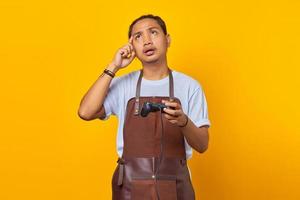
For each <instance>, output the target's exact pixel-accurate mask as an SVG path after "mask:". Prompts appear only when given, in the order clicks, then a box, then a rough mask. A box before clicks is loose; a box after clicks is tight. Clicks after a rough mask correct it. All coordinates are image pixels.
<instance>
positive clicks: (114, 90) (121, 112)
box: [103, 70, 211, 159]
mask: <svg viewBox="0 0 300 200" xmlns="http://www.w3.org/2000/svg"><path fill="white" fill-rule="evenodd" d="M139 75H140V70H136V71H133V72H130V73H128V74H125V75H123V76H119V77H115V78H114V79H113V80H112V82H111V84H110V87H109V90H108V93H107V96H106V98H105V100H104V103H103V106H104V108H105V113H106V116H105V118H104V119H103V120H107V119H108V118H109V116H110V115H116V116H117V118H118V132H117V153H118V155H119V156H120V157H121V156H122V153H123V145H124V142H123V126H124V121H125V113H126V112H125V111H126V106H127V102H128V100H129V99H130V98H132V97H135V94H136V85H137V81H138V77H139ZM172 75H173V81H174V96H175V97H177V98H178V99H179V100H180V102H181V106H182V110H183V112H184V113H185V114H186V115H188V117H189V118H190V119H191V120H192V121H193V123H194V124H195V125H196V126H197V127H200V126H203V125H208V126H210V125H211V124H210V120H209V119H208V110H207V102H206V98H205V94H204V91H203V89H202V86H201V84H200V83H198V81H196V80H195V79H193V78H191V77H189V76H187V75H185V74H183V73H181V72H179V71H175V70H172ZM140 96H169V76H167V77H165V78H163V79H160V80H147V79H144V78H142V83H141V94H140ZM184 139H185V138H184ZM185 149H186V158H187V159H189V158H190V157H191V156H192V148H191V146H190V145H189V144H188V143H187V141H186V139H185Z"/></svg>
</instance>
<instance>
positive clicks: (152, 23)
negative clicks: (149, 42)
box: [132, 18, 162, 34]
mask: <svg viewBox="0 0 300 200" xmlns="http://www.w3.org/2000/svg"><path fill="white" fill-rule="evenodd" d="M150 27H152V28H153V27H155V28H158V29H162V28H161V27H160V25H159V24H158V23H157V21H156V20H155V19H151V18H146V19H142V20H139V21H138V22H137V23H136V24H135V25H134V26H133V28H132V34H134V33H136V32H139V31H143V30H147V29H149V28H150Z"/></svg>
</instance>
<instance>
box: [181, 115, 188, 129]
mask: <svg viewBox="0 0 300 200" xmlns="http://www.w3.org/2000/svg"><path fill="white" fill-rule="evenodd" d="M185 119H186V121H185V123H184V124H183V125H180V126H179V127H180V128H184V127H186V125H187V124H188V122H189V117H188V116H187V115H185Z"/></svg>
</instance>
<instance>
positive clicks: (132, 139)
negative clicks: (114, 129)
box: [112, 69, 195, 200]
mask: <svg viewBox="0 0 300 200" xmlns="http://www.w3.org/2000/svg"><path fill="white" fill-rule="evenodd" d="M142 76H143V71H142V70H141V71H140V76H139V79H138V82H137V88H136V97H133V98H131V99H129V100H128V102H127V107H126V116H125V122H124V128H123V139H124V149H123V154H122V158H118V161H117V162H118V165H117V167H116V169H115V171H114V174H113V177H112V199H113V200H194V199H195V193H194V189H193V186H192V183H191V180H190V174H189V171H188V167H187V161H186V154H185V146H184V137H183V133H181V130H180V128H179V127H178V126H177V125H175V124H172V123H170V122H169V121H168V120H167V119H166V118H165V117H164V116H163V115H162V113H161V112H160V111H158V112H150V113H149V114H148V116H147V117H142V116H140V110H141V106H142V105H143V104H144V102H146V101H150V102H155V103H161V100H162V99H165V100H171V101H176V102H178V103H180V100H179V99H178V98H175V97H174V83H173V76H172V71H171V70H170V69H169V95H170V96H169V97H161V96H154V97H149V96H147V97H140V89H141V81H142Z"/></svg>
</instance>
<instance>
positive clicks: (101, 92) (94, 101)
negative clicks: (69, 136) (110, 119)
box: [78, 64, 117, 119]
mask: <svg viewBox="0 0 300 200" xmlns="http://www.w3.org/2000/svg"><path fill="white" fill-rule="evenodd" d="M106 69H108V70H110V71H113V72H114V73H116V72H117V68H116V67H115V66H114V65H112V64H109V65H108V66H107V67H106ZM111 80H112V77H110V76H109V75H106V74H105V75H104V76H99V77H98V79H97V80H96V81H95V82H94V84H93V85H92V86H91V87H90V88H89V90H88V91H87V93H86V94H85V95H84V96H83V98H82V99H81V102H80V106H79V109H78V114H79V116H80V117H81V118H84V119H89V118H91V117H92V116H93V115H95V114H96V113H97V112H99V110H100V109H101V107H102V105H103V102H104V100H105V97H106V95H107V92H108V89H109V86H110V83H111Z"/></svg>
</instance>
